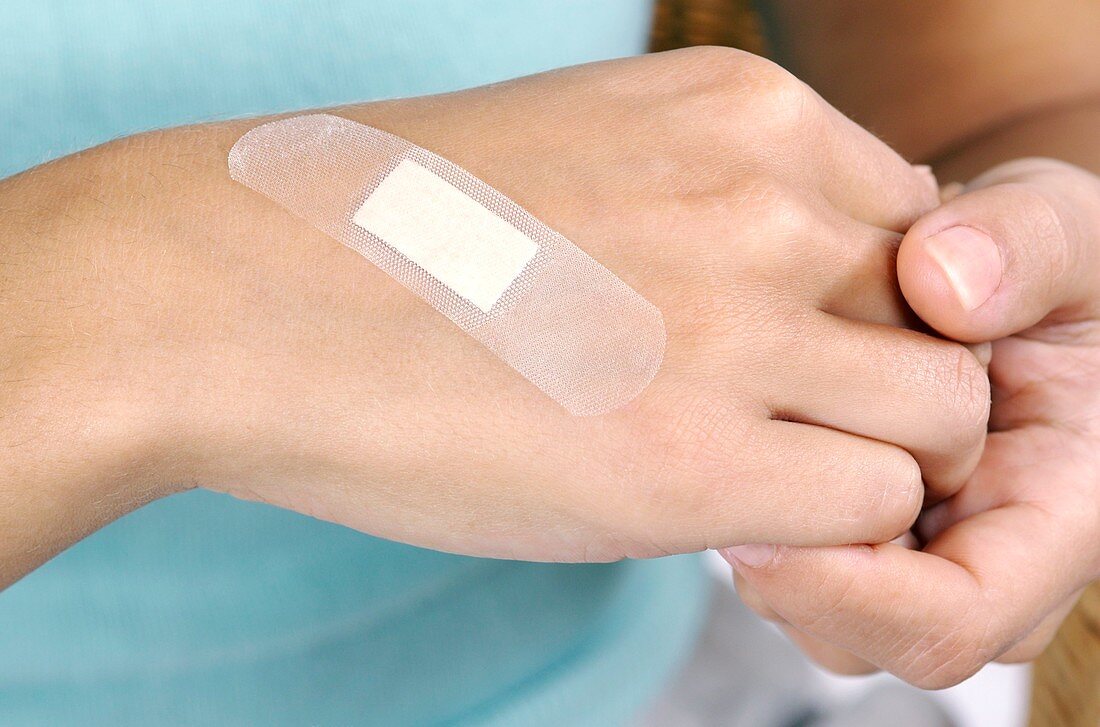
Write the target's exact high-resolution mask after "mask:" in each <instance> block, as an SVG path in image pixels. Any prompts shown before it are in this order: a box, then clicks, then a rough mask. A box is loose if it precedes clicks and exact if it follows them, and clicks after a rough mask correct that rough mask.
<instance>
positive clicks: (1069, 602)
mask: <svg viewBox="0 0 1100 727" xmlns="http://www.w3.org/2000/svg"><path fill="white" fill-rule="evenodd" d="M1080 597H1081V591H1077V593H1074V594H1073V595H1072V596H1070V597H1069V598H1067V599H1066V600H1065V601H1063V602H1062V603H1061V604H1059V605H1058V606H1057V607H1055V609H1054V610H1053V611H1051V612H1050V613H1048V614H1047V615H1046V616H1044V617H1043V620H1042V621H1040V622H1039V625H1038V626H1036V627H1035V630H1034V631H1032V632H1031V633H1030V634H1028V635H1027V636H1025V637H1024V638H1023V639H1021V640H1020V641H1018V642H1017V643H1016V645H1015V646H1013V647H1012V648H1011V649H1009V650H1008V651H1006V652H1005V653H1003V654H1001V656H1000V657H999V658H998V659H997V661H999V662H1001V663H1002V664H1021V663H1025V662H1029V661H1034V660H1035V659H1038V658H1039V655H1040V654H1042V653H1043V652H1044V651H1045V650H1046V648H1047V646H1049V645H1050V642H1051V641H1053V640H1054V635H1055V634H1057V633H1058V629H1059V628H1060V627H1061V626H1062V622H1063V621H1065V620H1066V616H1068V615H1069V613H1070V611H1072V610H1073V607H1074V606H1076V605H1077V600H1078V599H1079V598H1080Z"/></svg>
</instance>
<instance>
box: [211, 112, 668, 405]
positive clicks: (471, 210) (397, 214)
mask: <svg viewBox="0 0 1100 727" xmlns="http://www.w3.org/2000/svg"><path fill="white" fill-rule="evenodd" d="M229 172H230V175H231V176H232V177H233V179H235V180H237V181H238V182H240V183H241V184H244V185H245V186H247V187H250V188H252V189H254V190H256V191H258V192H260V193H262V194H264V195H266V196H268V197H270V198H271V199H273V200H274V201H276V202H278V203H279V204H280V205H282V206H283V207H286V208H287V209H288V210H290V211H291V212H292V213H294V214H295V215H297V216H299V217H301V218H303V219H305V220H306V221H307V222H309V223H311V224H312V225H314V226H315V227H317V228H318V229H320V230H321V231H323V232H325V233H326V234H328V235H330V236H332V237H334V238H336V239H337V240H339V241H340V242H342V243H343V244H345V245H347V246H348V247H350V248H352V249H353V250H355V251H357V252H359V253H360V254H361V255H363V256H364V257H366V258H367V259H368V260H370V261H371V262H372V263H374V264H375V265H377V266H378V267H379V268H381V269H382V270H384V271H385V272H387V273H389V274H390V275H391V276H393V277H394V278H396V279H397V280H398V281H399V282H400V283H402V284H403V285H404V286H405V287H407V288H408V289H409V290H411V291H413V292H414V293H416V294H417V295H419V296H420V297H421V298H423V299H424V300H425V301H427V302H428V303H429V304H431V305H432V306H433V307H434V308H436V309H437V310H439V311H440V312H441V313H443V315H445V316H447V317H448V318H450V319H451V320H452V321H454V322H455V323H456V324H457V325H458V326H459V327H460V328H461V329H462V330H464V331H466V332H467V333H469V334H470V335H471V336H473V337H474V338H475V339H477V340H478V341H480V342H481V343H482V344H484V345H485V346H486V347H487V348H489V350H491V351H492V352H493V353H495V354H496V355H497V356H499V357H500V358H501V359H502V360H503V361H504V362H505V363H507V364H508V365H509V366H511V367H512V368H514V369H515V370H516V371H518V372H519V373H520V374H522V375H523V376H524V377H525V378H527V379H528V380H529V381H531V382H532V383H533V384H535V386H537V387H538V388H539V389H541V390H542V391H544V392H545V393H546V394H548V395H549V396H550V397H551V398H553V399H554V400H555V401H557V402H558V403H559V404H561V405H562V406H564V407H565V408H566V409H567V410H569V412H570V413H572V414H576V415H578V416H589V415H594V414H602V413H605V412H607V411H610V410H612V409H615V408H616V407H619V406H621V405H623V404H625V403H627V402H629V401H630V400H631V399H633V398H634V397H636V396H637V395H638V394H639V393H640V392H641V391H642V389H644V388H645V387H646V385H647V384H649V382H650V381H651V380H652V379H653V377H654V376H655V375H656V373H657V369H658V367H659V366H660V365H661V360H662V358H663V357H664V350H665V326H664V321H663V319H662V318H661V313H660V311H658V310H657V309H656V308H655V307H654V306H653V305H652V304H651V303H649V301H647V300H646V299H645V298H643V297H642V296H641V295H639V294H638V293H637V292H635V291H634V290H633V289H632V288H631V287H630V286H628V285H627V284H626V283H624V282H623V281H622V280H620V279H619V278H618V277H616V276H615V275H614V274H612V273H611V272H610V271H609V270H608V269H607V268H605V267H603V266H602V265H600V264H599V263H598V262H596V261H595V260H593V259H592V258H591V257H589V256H588V255H586V254H585V253H584V252H582V251H581V250H580V248H578V247H577V246H576V245H574V244H573V243H571V242H570V241H569V240H567V239H565V238H564V237H562V236H561V235H559V234H558V233H556V232H554V231H553V230H552V229H550V228H549V227H547V226H546V225H544V224H543V223H541V222H539V221H538V220H537V219H535V218H534V217H533V216H532V215H531V214H530V213H528V212H527V211H526V210H524V209H523V208H522V207H520V206H519V205H517V204H516V203H515V202H513V201H512V200H510V199H508V198H507V197H505V196H504V195H503V194H501V193H500V192H498V191H496V190H495V189H493V188H492V187H490V186H489V185H487V184H485V183H484V182H482V181H481V180H479V179H478V178H476V177H474V176H473V175H472V174H470V173H469V172H467V171H465V170H464V169H462V168H460V167H458V166H456V165H455V164H452V163H451V162H449V161H447V160H446V159H443V158H442V157H440V156H437V155H436V154H433V153H432V152H430V151H427V150H426V149H421V148H420V147H418V146H415V145H414V144H411V143H409V142H407V141H405V140H404V139H401V138H400V137H397V136H394V135H392V134H388V133H386V132H384V131H380V130H378V129H374V128H372V127H369V126H364V125H362V124H358V123H355V122H354V121H349V120H347V119H343V118H340V117H337V116H330V115H328V114H311V115H308V116H297V117H294V118H289V119H283V120H280V121H273V122H271V123H267V124H264V125H262V126H258V127H256V128H255V129H252V130H251V131H249V132H248V133H247V134H245V135H244V136H243V137H241V138H240V139H239V140H238V141H237V143H236V144H234V145H233V149H232V150H231V151H230V152H229Z"/></svg>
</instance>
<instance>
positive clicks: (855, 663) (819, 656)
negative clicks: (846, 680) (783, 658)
mask: <svg viewBox="0 0 1100 727" xmlns="http://www.w3.org/2000/svg"><path fill="white" fill-rule="evenodd" d="M780 628H782V629H783V633H785V634H786V635H787V638H789V639H790V640H791V641H793V642H794V644H795V646H797V647H798V648H799V649H801V650H802V653H804V654H805V655H806V656H808V657H809V658H810V659H812V660H813V661H815V662H816V663H817V664H819V665H820V666H822V667H824V668H825V669H828V670H829V671H831V672H835V673H837V674H843V675H845V676H860V675H864V674H873V673H874V672H876V671H878V667H876V666H875V665H874V664H872V663H871V662H869V661H866V660H864V659H861V658H859V657H858V656H856V655H855V654H853V653H852V652H850V651H848V650H847V649H842V648H840V647H839V646H833V645H832V644H830V643H828V642H825V641H822V640H821V639H818V638H815V637H813V636H810V635H809V634H807V633H804V632H802V631H799V630H798V629H796V628H795V627H793V626H791V625H790V624H788V623H786V622H783V623H782V624H781V625H780Z"/></svg>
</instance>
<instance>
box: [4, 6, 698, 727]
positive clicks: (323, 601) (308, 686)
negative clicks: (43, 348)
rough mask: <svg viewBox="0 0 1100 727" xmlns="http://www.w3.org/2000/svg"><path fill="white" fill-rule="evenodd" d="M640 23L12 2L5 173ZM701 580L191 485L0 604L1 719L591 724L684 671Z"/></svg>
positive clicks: (475, 75) (522, 60) (587, 55)
mask: <svg viewBox="0 0 1100 727" xmlns="http://www.w3.org/2000/svg"><path fill="white" fill-rule="evenodd" d="M650 12H651V7H650V0H598V1H593V0H347V1H344V2H307V1H306V0H302V1H301V2H285V1H279V0H268V1H265V0H235V1H230V2H227V1H225V0H218V1H214V0H190V1H184V0H179V1H177V2H156V3H154V2H148V1H147V0H117V1H109V0H6V1H5V2H4V3H3V4H2V5H0V134H2V137H0V141H2V143H0V177H3V176H6V175H8V174H12V173H15V172H18V171H20V170H22V169H25V168H27V167H28V166H31V165H33V164H35V163H38V162H42V161H45V160H48V159H51V158H54V157H57V156H60V155H63V154H66V153H69V152H72V151H76V150H78V149H81V148H84V147H87V146H89V145H92V144H96V143H98V142H102V141H105V140H107V139H110V138H113V137H116V136H119V135H123V134H127V133H131V132H136V131H141V130H145V129H149V128H154V127H159V126H168V125H174V124H180V123H185V122H190V121H198V120H204V119H213V118H223V117H227V116H236V115H242V114H254V113H260V112H270V111H282V110H288V109H297V108H309V107H315V106H323V105H328V104H334V103H341V102H349V101H356V100H364V99H370V98H379V97H388V96H394V95H413V94H422V93H428V92H434V91H443V90H449V89H455V88H461V87H466V86H472V85H478V84H482V83H486V82H489V81H494V80H498V79H501V78H506V77H512V76H516V75H521V74H526V73H532V72H536V71H540V70H544V69H547V68H551V67H555V66H562V65H569V64H573V63H578V62H582V61H587V60H593V59H597V58H604V57H612V56H620V55H627V54H633V53H637V52H640V51H641V50H643V48H644V44H645V38H646V33H647V25H648V19H649V14H650ZM517 486H521V485H519V484H517ZM704 588H705V579H704V576H703V573H702V570H701V568H700V564H699V562H698V560H697V559H694V558H671V559H663V560H659V561H652V562H627V563H620V564H614V565H592V566H565V565H545V564H544V565H540V564H528V563H514V562H505V561H491V560H480V559H474V558H463V557H457V556H451V555H445V554H440V553H433V552H429V551H425V550H420V549H416V548H411V547H408V546H403V545H399V544H395V543H389V542H385V541H381V540H378V539H374V538H371V537H368V536H365V535H362V534H360V533H356V532H353V531H350V530H347V529H344V528H341V527H338V526H334V525H330V524H326V523H321V522H318V521H314V520H311V519H308V518H305V517H302V516H299V515H295V514H293V513H289V512H285V511H281V510H277V509H275V508H270V507H265V506H262V505H257V504H250V503H244V502H239V501H236V500H233V499H230V498H228V497H224V496H220V495H215V494H212V493H207V492H193V493H189V494H186V495H181V496H177V497H173V498H170V499H168V500H165V501H162V502H158V503H155V504H153V505H150V506H148V507H146V508H144V509H142V510H140V511H138V512H136V513H134V514H132V515H130V516H129V517H126V518H124V519H123V520H121V521H119V522H117V523H115V524H113V525H111V526H109V527H108V528H106V529H105V530H103V531H101V532H100V533H97V534H96V535H94V536H92V537H90V538H88V539H87V540H86V541H84V542H82V543H80V544H78V545H76V546H75V547H73V548H72V549H70V550H69V551H68V552H66V553H64V554H62V555H61V556H59V557H58V558H56V559H55V560H53V561H52V562H50V563H48V564H47V565H45V566H44V567H42V568H41V569H39V570H38V571H36V572H35V573H33V574H31V575H30V576H28V577H27V578H26V579H24V580H23V581H21V582H19V583H17V584H16V585H15V586H13V587H12V588H10V589H9V590H8V591H7V592H5V593H3V594H0V724H3V725H24V724H26V725H38V724H43V725H45V724H50V725H63V724H80V725H99V724H111V725H116V724H158V725H169V724H203V725H216V724H270V725H275V724H322V725H330V724H339V725H350V724H378V725H403V724H440V723H446V724H464V725H586V724H591V725H611V724H616V723H619V722H622V721H623V720H624V719H627V718H628V715H630V714H631V713H632V712H633V711H634V710H636V709H638V707H639V705H641V704H643V703H644V702H645V700H646V699H647V698H648V697H649V696H650V695H652V694H653V693H654V692H655V690H656V689H658V688H659V685H660V684H661V683H662V681H663V680H664V679H665V678H666V676H667V675H668V674H669V672H670V671H671V670H672V669H673V668H674V666H675V664H676V663H677V660H678V659H679V658H680V657H681V656H682V655H683V654H684V653H685V651H686V650H687V648H688V647H689V645H690V644H691V642H692V639H693V637H694V634H695V632H696V629H697V626H698V623H699V620H700V615H701V610H702V604H703V601H704V599H703V591H704Z"/></svg>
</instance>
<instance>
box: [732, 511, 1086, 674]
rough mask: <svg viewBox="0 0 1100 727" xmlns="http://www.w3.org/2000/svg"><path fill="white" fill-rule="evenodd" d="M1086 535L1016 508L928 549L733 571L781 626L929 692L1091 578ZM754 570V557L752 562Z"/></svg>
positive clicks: (833, 551) (836, 551)
mask: <svg viewBox="0 0 1100 727" xmlns="http://www.w3.org/2000/svg"><path fill="white" fill-rule="evenodd" d="M1090 530H1091V528H1088V527H1085V526H1084V524H1083V523H1081V522H1074V521H1073V520H1072V518H1067V517H1064V516H1063V517H1059V516H1058V515H1057V514H1056V513H1055V512H1054V511H1051V510H1048V509H1046V508H1043V507H1038V506H1036V505H1034V504H1031V503H1025V502H1017V503H1013V504H1010V505H1007V506H1005V507H1002V508H1000V509H997V510H991V511H987V512H984V513H981V514H979V515H975V516H974V517H972V518H970V519H968V520H965V521H963V522H961V523H959V524H957V525H955V526H954V527H952V528H950V529H949V530H947V531H945V532H944V533H943V534H942V535H941V536H940V537H939V538H937V539H936V540H935V541H934V542H933V543H931V544H930V545H929V546H928V547H927V548H926V549H925V550H924V551H913V550H907V549H905V548H903V547H901V546H898V545H894V544H890V543H887V544H883V545H873V546H864V545H860V546H839V547H831V548H794V547H781V548H777V549H776V552H775V554H774V556H773V557H772V559H771V560H770V561H768V562H765V563H764V564H763V565H760V566H758V567H748V566H746V565H743V564H741V565H738V566H736V567H738V570H739V572H740V573H741V575H742V576H743V577H744V578H745V580H746V581H748V582H749V583H751V584H752V585H753V587H754V588H755V589H756V590H757V592H758V593H759V594H760V595H761V597H762V598H763V599H764V600H765V601H766V602H767V603H768V604H769V605H770V606H771V607H772V608H773V609H774V610H775V611H776V613H778V614H779V615H780V616H782V617H783V618H784V619H785V620H787V621H788V622H790V623H791V624H793V625H795V626H797V627H798V628H799V629H801V630H802V631H805V632H806V633H808V634H811V635H813V636H816V637H817V638H820V639H822V640H825V641H827V642H829V643H831V644H834V645H836V646H839V647H842V648H845V649H848V650H849V651H852V652H853V653H855V654H857V655H859V656H861V657H863V658H865V659H867V660H868V661H870V662H871V663H873V664H875V665H876V666H878V667H880V668H882V669H886V670H887V671H890V672H892V673H894V674H896V675H897V676H899V677H901V678H902V679H905V680H906V681H908V682H910V683H912V684H915V685H917V686H919V687H922V688H926V689H939V688H943V687H948V686H952V685H954V684H957V683H959V682H960V681H962V680H964V679H966V678H967V677H969V676H970V675H972V674H973V673H975V672H976V671H977V670H978V669H980V668H981V667H982V666H984V665H985V664H986V663H988V662H989V661H992V660H993V659H996V658H997V657H998V656H1000V655H1001V654H1003V653H1005V652H1006V651H1007V650H1008V649H1010V648H1011V647H1012V646H1013V645H1014V644H1015V643H1016V642H1017V641H1018V640H1019V639H1021V638H1023V637H1024V636H1026V635H1027V634H1028V633H1030V632H1031V631H1032V630H1033V629H1034V628H1035V626H1036V625H1037V624H1038V623H1039V622H1040V621H1041V620H1042V618H1043V616H1044V615H1045V614H1047V613H1049V612H1050V611H1051V610H1053V609H1054V608H1056V607H1057V606H1058V604H1060V603H1061V602H1063V601H1064V600H1065V599H1066V598H1068V597H1069V595H1070V594H1072V593H1073V592H1074V591H1075V590H1076V589H1077V588H1080V587H1081V585H1082V583H1083V582H1086V581H1087V580H1088V579H1089V578H1090V577H1091V575H1092V574H1090V573H1089V572H1088V569H1089V567H1090V565H1091V564H1088V563H1086V562H1080V561H1084V560H1087V559H1085V558H1077V559H1074V558H1072V557H1069V560H1071V561H1074V560H1076V561H1078V562H1073V563H1071V565H1070V566H1069V567H1059V563H1060V562H1061V561H1065V560H1067V552H1070V553H1072V552H1073V546H1074V545H1075V544H1080V545H1081V548H1080V549H1079V551H1078V552H1085V548H1084V545H1085V544H1086V543H1087V542H1088V538H1089V537H1090V532H1089V531H1090ZM757 562H759V559H758V560H757Z"/></svg>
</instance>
